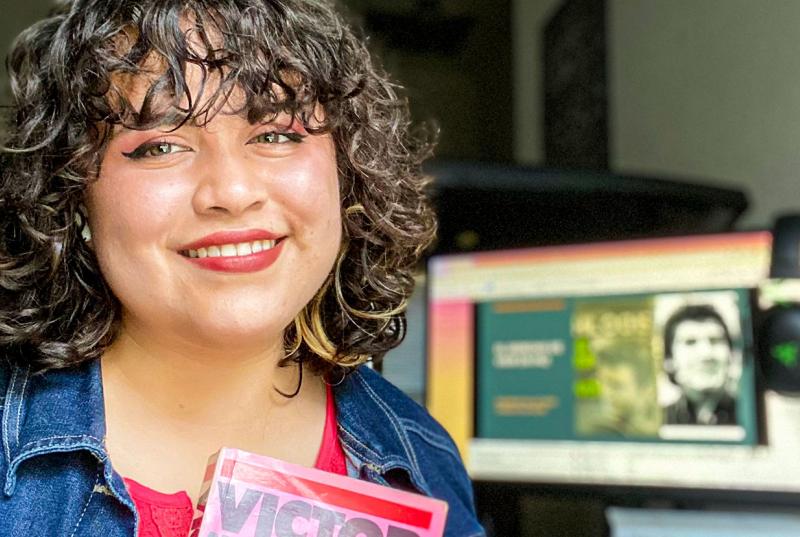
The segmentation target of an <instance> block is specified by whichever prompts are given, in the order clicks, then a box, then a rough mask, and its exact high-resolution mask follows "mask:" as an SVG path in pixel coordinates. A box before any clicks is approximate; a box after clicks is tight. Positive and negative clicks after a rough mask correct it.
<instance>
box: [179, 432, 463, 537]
mask: <svg viewBox="0 0 800 537" xmlns="http://www.w3.org/2000/svg"><path fill="white" fill-rule="evenodd" d="M446 517H447V503H446V502H444V501H441V500H436V499H432V498H428V497H426V496H422V495H419V494H414V493H410V492H405V491H399V490H395V489H391V488H388V487H383V486H380V485H376V484H374V483H367V482H364V481H360V480H358V479H353V478H350V477H345V476H340V475H335V474H331V473H328V472H324V471H321V470H317V469H313V468H305V467H302V466H298V465H295V464H290V463H287V462H284V461H281V460H278V459H273V458H270V457H265V456H263V455H256V454H254V453H248V452H246V451H241V450H238V449H231V448H222V449H221V450H220V451H219V452H217V453H216V454H214V455H213V456H212V457H211V458H210V460H209V464H208V467H207V470H206V475H205V478H204V480H203V486H202V489H201V494H200V498H199V500H198V504H197V513H196V516H195V519H194V521H193V523H192V533H191V536H192V537H294V536H298V535H303V536H305V537H334V536H336V537H348V536H349V537H441V536H442V535H443V534H444V525H445V519H446Z"/></svg>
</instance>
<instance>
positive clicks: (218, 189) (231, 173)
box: [192, 147, 268, 216]
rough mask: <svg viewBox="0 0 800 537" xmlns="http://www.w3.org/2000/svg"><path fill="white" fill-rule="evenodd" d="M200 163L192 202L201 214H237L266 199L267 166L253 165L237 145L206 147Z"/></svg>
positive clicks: (252, 207)
mask: <svg viewBox="0 0 800 537" xmlns="http://www.w3.org/2000/svg"><path fill="white" fill-rule="evenodd" d="M197 164H198V169H197V174H198V175H197V179H198V180H197V183H196V185H197V186H196V189H195V192H194V196H193V198H192V204H193V206H194V210H195V212H197V213H198V214H203V215H219V216H237V215H241V214H243V213H245V212H247V211H250V210H255V209H258V208H260V207H262V206H263V205H264V204H265V203H266V201H267V190H268V189H267V181H266V180H265V176H264V170H263V169H258V168H257V167H255V166H253V165H251V163H250V162H249V161H248V158H247V156H246V155H244V154H242V153H241V152H237V151H236V150H235V148H226V147H221V148H219V149H217V150H216V151H206V152H205V154H204V156H203V158H201V159H198V161H197Z"/></svg>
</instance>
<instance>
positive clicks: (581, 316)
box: [426, 232, 800, 492]
mask: <svg viewBox="0 0 800 537" xmlns="http://www.w3.org/2000/svg"><path fill="white" fill-rule="evenodd" d="M770 244H771V235H770V234H769V233H767V232H748V233H726V234H715V235H703V236H692V237H676V238H665V239H648V240H633V241H619V242H607V243H596V244H584V245H572V246H555V247H541V248H531V249H519V250H507V251H496V252H483V253H473V254H457V255H439V256H434V257H433V258H431V260H430V261H429V265H428V271H427V283H428V307H427V351H428V352H427V360H428V363H427V382H426V404H427V406H428V408H429V410H430V411H431V413H432V414H433V415H434V417H436V418H437V419H439V421H441V422H442V423H443V424H444V426H445V427H446V428H447V429H448V431H449V432H450V434H451V435H452V436H453V437H454V439H455V440H456V443H457V444H458V446H459V448H460V450H461V452H462V454H463V456H464V458H465V460H466V463H467V467H468V470H469V471H470V474H471V475H472V477H473V478H475V479H479V480H498V481H523V482H538V483H555V484H559V483H569V484H586V485H593V484H601V485H622V486H645V487H659V488H661V487H678V488H701V489H740V490H753V491H761V490H763V491H780V492H800V462H797V459H798V458H797V457H796V456H795V453H796V452H795V449H796V448H797V447H800V427H798V426H797V423H800V421H798V418H800V404H799V403H798V401H797V400H795V399H793V398H791V397H783V396H780V395H778V394H775V393H771V392H767V393H762V392H761V391H759V389H758V386H757V373H756V371H757V368H756V363H755V356H754V350H753V349H754V329H753V315H754V312H755V296H754V293H755V291H754V289H756V288H757V287H758V285H759V283H760V282H762V281H763V280H764V279H766V278H767V276H768V273H769V262H770ZM762 405H763V406H762ZM761 416H766V422H764V421H763V420H762V419H761Z"/></svg>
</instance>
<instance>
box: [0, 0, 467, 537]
mask: <svg viewBox="0 0 800 537" xmlns="http://www.w3.org/2000/svg"><path fill="white" fill-rule="evenodd" d="M9 67H10V74H11V81H12V93H13V108H12V110H11V112H12V114H11V115H10V117H9V133H10V135H9V137H8V141H7V143H6V146H7V148H6V150H5V152H4V154H3V161H2V185H0V200H1V202H2V238H1V239H0V240H2V244H1V245H0V267H1V268H0V289H2V304H0V308H1V309H0V344H2V347H3V356H4V360H3V361H2V362H0V363H2V364H3V365H2V366H1V367H0V394H2V395H0V397H1V399H0V418H1V419H2V422H1V423H2V444H3V446H2V447H3V453H4V456H3V457H2V462H0V479H2V484H3V494H2V495H0V535H54V536H55V535H70V536H76V537H77V536H81V535H104V536H109V537H110V536H115V535H120V536H122V535H125V536H132V535H137V534H138V535H162V536H166V535H185V532H186V525H187V524H188V520H189V519H190V517H191V504H192V502H193V501H195V500H196V497H195V496H194V494H196V492H197V489H198V488H199V485H200V481H201V480H202V475H203V472H204V468H205V464H206V462H207V459H208V456H209V455H210V454H211V453H213V452H215V451H216V450H217V449H219V447H221V446H230V447H237V448H240V449H245V450H248V451H253V452H257V453H261V454H265V455H270V456H273V457H278V458H281V459H284V460H287V461H290V462H294V463H298V464H303V465H306V466H317V467H318V468H322V469H325V470H328V471H332V472H338V473H342V474H348V475H350V476H353V477H359V478H361V479H365V480H369V481H373V482H377V483H381V484H384V485H388V486H392V487H398V488H404V489H410V490H416V491H418V492H421V493H424V494H427V495H431V496H435V497H439V498H442V499H444V500H446V501H447V502H448V503H449V515H448V525H447V535H448V536H456V535H457V536H459V537H463V536H466V535H482V534H483V532H482V530H481V528H480V526H479V525H478V524H477V522H476V521H475V515H474V510H473V506H472V495H471V490H470V484H469V481H468V479H467V477H466V475H465V473H464V470H463V466H462V465H461V462H460V460H459V458H458V453H457V451H456V449H455V447H454V446H453V444H452V442H451V440H450V439H449V437H448V436H447V434H446V433H445V432H444V431H443V430H442V429H441V427H439V426H438V425H437V424H436V423H435V422H434V421H433V420H432V419H431V418H430V416H428V415H427V413H425V411H424V410H422V409H420V408H419V407H417V406H415V405H414V404H413V403H411V402H410V401H409V400H408V399H407V398H405V396H403V395H402V394H401V393H400V392H398V391H397V390H396V389H394V388H392V387H391V386H390V385H388V384H387V383H386V382H385V381H383V380H382V379H381V378H380V377H378V376H377V375H376V374H375V373H373V372H372V371H371V370H369V369H366V368H364V367H360V366H361V365H362V364H364V363H365V362H367V361H368V360H370V359H375V358H380V357H381V356H382V355H383V354H384V353H385V352H386V351H387V350H388V349H390V348H392V347H393V346H395V345H397V344H398V343H399V342H400V341H401V339H402V337H403V331H404V317H403V310H404V307H405V304H406V301H407V299H408V296H409V295H410V293H411V291H412V286H413V280H412V277H411V270H412V267H413V266H414V263H415V261H416V259H417V257H418V255H419V254H420V252H421V251H422V250H423V248H424V247H425V246H426V245H427V244H428V243H429V241H430V239H431V237H432V234H433V229H434V224H433V218H432V215H431V213H430V211H429V208H428V206H427V205H426V202H425V200H424V196H423V194H422V189H423V186H424V180H423V178H422V176H421V173H420V168H419V165H420V161H421V160H422V158H423V157H424V156H425V155H426V154H427V151H428V148H427V147H426V146H425V145H424V144H415V143H414V141H413V139H412V138H411V137H410V136H409V133H408V122H407V112H406V107H405V106H404V104H403V103H402V101H400V100H398V98H397V96H396V94H395V92H394V90H393V87H392V85H391V84H390V83H389V82H388V81H387V80H386V78H385V77H384V76H383V75H382V74H381V73H380V72H378V71H377V70H376V69H375V68H374V67H373V66H372V65H371V63H370V59H369V57H368V54H367V52H366V51H365V49H364V47H363V44H362V43H361V42H360V41H358V40H357V39H356V38H355V37H354V36H353V34H352V33H351V31H350V30H349V29H348V28H347V27H346V26H345V25H344V24H343V23H342V22H341V20H340V19H339V18H338V16H337V15H336V14H335V13H334V12H333V11H332V8H331V7H330V6H329V5H328V3H327V2H324V1H322V0H294V1H289V0H230V1H226V2H211V1H206V0H194V1H188V0H139V1H125V0H75V1H72V2H66V3H62V6H61V7H60V8H59V9H58V10H57V12H56V13H55V14H54V15H53V16H51V17H50V18H48V19H46V20H44V21H41V22H40V23H38V24H37V25H35V26H33V27H31V28H29V29H28V30H26V31H25V32H24V33H23V34H22V35H21V36H20V37H19V38H18V40H17V41H16V43H15V45H14V47H13V49H12V51H11V54H10V57H9ZM176 491H177V492H176Z"/></svg>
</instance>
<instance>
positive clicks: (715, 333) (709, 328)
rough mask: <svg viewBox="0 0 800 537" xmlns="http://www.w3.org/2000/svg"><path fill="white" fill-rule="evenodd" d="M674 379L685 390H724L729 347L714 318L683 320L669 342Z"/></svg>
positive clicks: (729, 352)
mask: <svg viewBox="0 0 800 537" xmlns="http://www.w3.org/2000/svg"><path fill="white" fill-rule="evenodd" d="M672 360H673V366H674V367H675V380H676V381H677V382H678V384H680V385H681V386H682V387H683V388H684V389H688V390H693V391H696V392H715V391H720V390H722V389H723V388H724V387H725V382H726V380H727V378H728V367H729V366H730V361H731V347H730V344H729V343H728V338H727V337H726V335H725V328H724V327H723V326H722V325H721V324H720V323H719V322H718V321H717V320H715V319H702V320H685V321H683V322H681V323H680V324H679V325H678V326H677V327H676V329H675V336H674V337H673V340H672Z"/></svg>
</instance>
